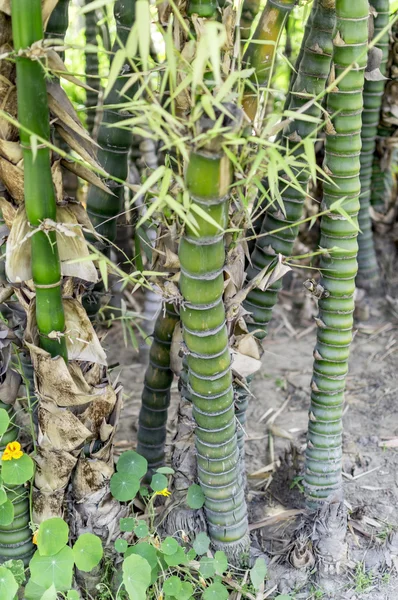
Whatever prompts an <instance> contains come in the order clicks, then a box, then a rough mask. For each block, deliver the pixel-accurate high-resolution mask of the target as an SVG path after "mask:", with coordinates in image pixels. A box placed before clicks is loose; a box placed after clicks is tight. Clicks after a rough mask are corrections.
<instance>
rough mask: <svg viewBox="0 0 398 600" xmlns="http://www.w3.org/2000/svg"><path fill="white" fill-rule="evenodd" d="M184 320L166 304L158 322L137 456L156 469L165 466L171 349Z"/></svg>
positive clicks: (171, 374)
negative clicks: (179, 323) (176, 330)
mask: <svg viewBox="0 0 398 600" xmlns="http://www.w3.org/2000/svg"><path fill="white" fill-rule="evenodd" d="M179 320H180V317H179V315H178V314H177V313H176V311H175V309H174V307H173V305H172V304H166V305H165V307H164V308H163V307H162V309H161V312H160V314H159V316H158V318H157V320H156V324H155V330H154V333H153V342H152V346H151V350H150V354H149V365H148V368H147V370H146V373H145V380H144V389H143V392H142V397H141V402H142V403H141V410H140V415H139V419H138V444H137V452H138V453H139V454H141V455H142V456H145V458H146V459H147V461H148V468H149V469H150V470H151V469H156V468H158V467H160V466H162V465H163V463H164V456H165V454H164V446H165V442H166V424H167V411H168V407H169V404H170V387H171V384H172V381H173V372H172V371H171V369H170V347H171V341H172V337H173V332H174V329H175V326H176V324H177V323H178V322H179Z"/></svg>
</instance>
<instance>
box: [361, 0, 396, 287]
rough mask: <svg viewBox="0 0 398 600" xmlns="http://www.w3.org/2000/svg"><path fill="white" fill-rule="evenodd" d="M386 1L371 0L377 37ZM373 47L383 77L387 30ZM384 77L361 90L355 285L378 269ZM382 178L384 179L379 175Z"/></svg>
mask: <svg viewBox="0 0 398 600" xmlns="http://www.w3.org/2000/svg"><path fill="white" fill-rule="evenodd" d="M389 4H390V3H389V0H372V6H373V8H374V9H375V11H376V16H375V18H374V37H376V36H377V35H378V34H379V33H380V32H381V31H382V30H383V29H385V28H386V27H387V25H388V22H389V16H390V11H389ZM375 47H376V48H378V49H380V50H381V51H382V59H381V64H380V72H381V74H382V75H383V76H384V75H385V74H386V71H387V60H388V49H389V33H388V31H386V33H385V34H384V35H383V36H382V37H381V38H380V40H379V41H378V42H377V43H376V46H375ZM384 85H385V80H384V78H381V79H379V80H377V81H373V80H372V79H368V80H366V81H365V86H364V91H363V101H364V110H363V115H362V150H361V174H360V177H361V196H360V205H361V208H360V211H359V217H358V223H359V228H360V230H361V231H360V233H359V235H358V244H359V250H358V275H357V284H358V285H360V286H363V287H369V286H375V285H377V283H378V281H379V268H378V264H377V258H376V252H375V247H374V243H373V233H372V222H371V218H370V212H369V208H370V198H371V193H372V192H371V181H372V167H373V156H374V153H375V149H376V136H377V129H378V125H379V118H380V108H381V102H382V98H383V93H384ZM382 179H383V178H382Z"/></svg>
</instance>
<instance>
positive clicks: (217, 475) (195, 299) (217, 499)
mask: <svg viewBox="0 0 398 600" xmlns="http://www.w3.org/2000/svg"><path fill="white" fill-rule="evenodd" d="M228 110H229V111H233V112H235V113H236V112H237V111H236V108H235V107H232V106H231V107H230V106H228ZM236 119H237V122H236V123H226V125H229V128H231V129H232V128H233V129H235V128H237V127H239V126H240V122H241V120H240V115H238V114H237V115H236ZM205 121H206V120H205ZM207 129H209V127H208V123H207ZM204 130H206V127H205V128H204ZM202 131H203V130H202ZM231 181H232V169H231V163H230V161H229V159H228V157H227V156H226V155H225V154H224V152H223V151H222V150H221V143H220V141H218V142H217V141H216V142H215V143H214V144H212V145H210V146H209V147H207V148H206V147H205V148H199V149H195V150H193V151H192V152H191V155H190V159H189V164H188V166H187V170H186V184H187V188H188V191H189V193H190V196H191V198H192V200H193V202H194V203H196V204H197V205H198V206H200V207H201V208H202V210H204V211H205V212H206V213H207V215H209V217H211V218H212V219H213V221H215V222H216V223H217V225H218V227H217V226H215V225H214V224H212V223H210V222H209V221H207V220H206V219H204V218H202V217H201V216H196V219H197V222H198V227H197V232H194V231H193V230H192V229H191V228H190V227H189V226H187V227H186V233H185V235H184V237H183V238H182V239H181V242H180V247H179V258H180V263H181V278H180V290H181V293H182V296H183V303H182V307H181V311H180V317H181V321H182V323H183V327H184V341H185V344H186V346H187V349H188V357H187V364H188V382H187V386H188V392H189V395H190V398H191V400H192V404H193V416H194V418H195V421H196V425H197V427H196V449H197V463H198V477H199V483H200V485H201V487H202V489H203V492H204V495H205V498H206V500H205V510H206V516H207V520H208V525H209V533H210V536H211V539H212V542H213V545H214V546H215V547H219V548H221V547H222V548H223V549H224V550H225V551H226V552H227V553H228V554H229V556H230V557H231V558H233V557H234V558H235V560H237V559H239V558H240V557H239V555H240V554H241V553H242V551H243V550H247V549H248V521H247V509H246V503H245V498H244V490H243V489H242V485H241V476H240V470H239V451H238V446H237V436H236V424H235V409H234V393H233V388H232V372H231V357H230V353H229V349H228V334H227V328H226V323H225V309H224V304H223V300H222V296H223V289H224V277H223V266H224V262H225V248H224V239H223V236H222V235H220V229H221V231H222V230H223V229H225V228H226V226H227V223H228V196H229V186H230V185H231Z"/></svg>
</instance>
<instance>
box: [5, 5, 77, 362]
mask: <svg viewBox="0 0 398 600" xmlns="http://www.w3.org/2000/svg"><path fill="white" fill-rule="evenodd" d="M12 31H13V38H14V47H15V50H16V52H19V55H18V57H16V65H17V92H18V120H19V122H20V124H21V126H22V127H25V128H27V129H28V130H30V131H31V132H32V134H35V135H36V136H40V138H42V139H44V140H49V139H50V125H49V111H48V103H47V90H46V82H45V78H44V70H43V68H42V66H41V65H40V63H39V62H38V61H34V60H30V59H29V58H28V57H27V56H24V55H23V51H24V50H25V49H27V48H28V47H29V46H31V45H32V44H33V43H34V42H37V41H38V40H41V39H43V26H42V17H41V2H40V0H13V2H12ZM32 99H34V102H32ZM20 140H21V144H22V147H23V158H24V189H25V208H26V214H27V217H28V221H29V223H30V225H31V226H32V228H39V227H40V225H41V223H42V222H43V221H45V219H51V220H52V221H55V220H56V214H55V213H56V211H55V206H56V204H55V192H54V186H53V181H52V176H51V167H50V152H49V150H48V148H47V147H46V146H45V145H44V144H42V143H41V142H40V141H38V139H37V137H36V138H35V137H34V136H32V137H31V135H30V134H29V133H27V132H26V131H25V130H24V129H22V128H21V130H20ZM31 243H32V273H33V282H34V284H35V288H36V320H37V327H38V331H39V335H40V345H41V346H42V348H44V349H45V350H47V352H49V353H50V354H52V355H53V356H58V355H60V356H63V358H64V359H65V360H67V352H66V344H65V338H64V337H63V335H62V334H63V332H64V328H65V318H64V311H63V306H62V298H61V270H60V262H59V256H58V251H57V243H56V238H55V231H47V232H44V231H39V230H38V231H36V233H34V235H33V236H32V238H31ZM51 333H52V334H54V333H55V334H57V333H59V334H60V335H59V339H57V335H55V336H54V335H52V336H51V337H49V334H51Z"/></svg>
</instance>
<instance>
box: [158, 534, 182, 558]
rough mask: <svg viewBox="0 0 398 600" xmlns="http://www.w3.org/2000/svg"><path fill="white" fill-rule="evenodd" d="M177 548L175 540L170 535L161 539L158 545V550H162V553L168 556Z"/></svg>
mask: <svg viewBox="0 0 398 600" xmlns="http://www.w3.org/2000/svg"><path fill="white" fill-rule="evenodd" d="M178 548H179V545H178V542H177V540H175V539H174V538H172V537H167V538H165V539H164V540H163V542H162V544H161V546H160V551H161V552H163V554H167V555H168V556H170V555H171V554H174V553H175V552H177V550H178Z"/></svg>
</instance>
